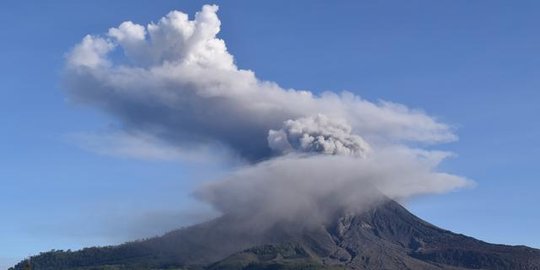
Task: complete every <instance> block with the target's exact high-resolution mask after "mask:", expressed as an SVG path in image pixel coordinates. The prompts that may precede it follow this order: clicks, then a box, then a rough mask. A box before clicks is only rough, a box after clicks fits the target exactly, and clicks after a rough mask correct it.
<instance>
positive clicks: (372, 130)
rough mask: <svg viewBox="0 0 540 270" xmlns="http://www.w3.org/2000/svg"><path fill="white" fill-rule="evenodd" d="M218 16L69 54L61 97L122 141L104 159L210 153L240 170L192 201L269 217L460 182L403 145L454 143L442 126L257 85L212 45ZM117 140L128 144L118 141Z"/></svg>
mask: <svg viewBox="0 0 540 270" xmlns="http://www.w3.org/2000/svg"><path fill="white" fill-rule="evenodd" d="M217 11H218V7H217V6H214V5H205V6H204V7H203V8H202V10H201V11H200V12H198V13H197V14H196V15H195V18H194V19H190V18H189V17H188V15H186V14H185V13H182V12H179V11H172V12H170V13H169V14H167V16H165V17H163V18H162V19H160V20H159V21H158V22H157V23H150V24H148V25H146V26H143V25H139V24H136V23H133V22H130V21H127V22H123V23H122V24H120V25H119V26H118V27H115V28H111V29H109V31H108V32H107V33H106V34H105V35H101V36H96V35H87V36H86V37H84V39H83V40H82V41H81V42H80V43H79V44H77V45H76V46H75V47H74V48H73V49H72V50H71V52H69V53H68V54H67V59H66V68H65V76H64V82H65V88H66V90H67V92H68V93H69V95H70V97H71V99H72V100H73V101H75V102H79V103H82V104H87V105H90V106H94V107H97V108H99V109H101V110H104V111H106V112H108V113H109V114H110V115H112V116H113V117H115V119H117V120H118V121H119V123H121V126H122V132H123V133H124V134H128V136H125V135H119V136H111V137H110V138H113V139H112V140H110V139H107V140H105V141H108V142H109V143H108V144H107V146H106V147H98V148H99V149H100V151H104V150H105V149H109V148H111V147H114V144H118V145H121V149H118V150H116V151H112V152H117V153H128V154H129V153H135V154H137V155H143V156H152V157H153V156H156V155H166V156H167V157H168V156H177V155H176V154H175V153H176V150H177V149H182V151H184V150H187V153H190V151H194V149H195V150H196V149H199V148H201V147H200V146H204V147H202V148H204V149H214V146H221V148H220V149H222V150H225V151H214V153H230V152H233V153H235V154H236V155H237V156H239V157H241V158H242V159H243V160H245V161H248V162H247V165H246V167H243V168H240V169H237V170H235V172H233V173H232V174H231V175H230V176H229V177H226V179H225V180H223V181H217V182H215V183H214V184H212V185H210V186H206V187H203V188H202V189H201V190H199V191H198V192H197V194H199V195H198V196H199V198H201V199H203V200H205V201H207V202H209V203H211V204H212V205H214V206H215V207H216V208H217V209H218V210H221V211H223V212H235V211H237V212H238V211H240V212H242V213H241V214H242V215H243V216H250V217H255V216H257V215H253V212H257V213H258V214H259V216H266V217H273V219H274V220H278V219H280V218H284V217H294V216H298V214H299V213H307V214H311V213H313V211H312V210H313V209H320V208H321V207H326V208H327V209H326V210H328V209H333V208H342V207H343V206H346V205H355V204H362V203H363V202H364V199H365V198H368V197H370V196H367V195H366V192H365V191H366V190H373V187H374V188H376V189H377V190H379V191H381V192H383V193H384V194H385V195H386V196H390V197H391V198H407V197H410V196H414V195H417V194H424V193H433V192H436V193H438V192H444V191H448V190H452V189H454V188H457V187H462V186H465V185H467V184H468V183H469V182H468V181H467V180H466V179H463V178H461V177H457V176H452V175H449V174H444V173H439V172H437V171H436V165H437V164H438V163H439V162H440V160H441V158H442V157H443V156H446V154H444V153H442V154H441V153H438V152H437V153H434V152H429V151H424V150H419V149H413V148H410V147H408V146H407V145H409V144H410V143H411V142H413V143H415V145H422V143H425V144H434V143H441V142H447V141H452V140H455V139H456V136H455V135H454V133H453V132H452V130H451V128H450V127H449V126H447V125H445V124H443V123H440V122H438V121H437V120H435V119H434V118H433V117H430V116H428V115H426V114H425V113H423V112H421V111H418V110H412V109H409V108H407V107H406V106H404V105H400V104H395V103H391V102H377V103H373V102H370V101H367V100H364V99H362V98H361V97H359V96H356V95H354V94H352V93H349V92H342V93H334V92H325V93H322V94H314V93H312V92H310V91H304V90H294V89H283V88H281V87H280V86H279V85H278V84H276V83H273V82H269V81H263V80H260V79H258V78H257V77H256V76H255V73H254V72H252V71H250V70H243V69H239V68H238V67H237V66H236V65H235V63H234V58H233V56H232V55H231V54H230V53H229V52H228V51H227V47H226V45H225V42H224V41H223V40H221V39H219V38H218V37H217V34H218V33H219V31H220V27H221V22H220V20H219V19H218V17H217V15H216V12H217ZM91 137H92V136H84V138H91ZM122 138H129V141H128V143H117V140H122ZM138 138H139V139H140V138H142V140H143V143H142V144H139V143H137V140H138ZM111 142H112V143H111ZM154 144H157V145H158V146H159V148H153V146H152V145H154ZM86 145H91V146H94V144H88V143H87V144H86ZM133 147H135V149H131V148H133ZM167 147H169V148H170V149H172V150H171V151H172V152H171V151H169V150H168V149H167ZM187 148H189V149H187ZM298 153H311V154H312V155H306V154H298ZM276 154H277V155H278V157H276ZM320 154H327V155H320ZM261 161H262V162H261ZM250 164H251V165H250ZM362 191H364V192H362ZM368 193H370V192H368ZM284 208H287V209H284ZM321 211H322V212H324V209H321ZM237 214H239V213H237Z"/></svg>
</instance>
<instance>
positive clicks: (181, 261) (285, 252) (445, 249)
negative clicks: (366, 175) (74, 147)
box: [11, 200, 540, 270]
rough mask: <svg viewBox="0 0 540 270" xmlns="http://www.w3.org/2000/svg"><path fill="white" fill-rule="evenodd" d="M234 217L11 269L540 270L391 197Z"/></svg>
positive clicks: (535, 262) (539, 257) (50, 255)
mask: <svg viewBox="0 0 540 270" xmlns="http://www.w3.org/2000/svg"><path fill="white" fill-rule="evenodd" d="M237 222H239V220H237V219H236V218H235V217H232V216H227V215H225V216H222V217H220V218H217V219H215V220H212V221H209V222H206V223H202V224H198V225H194V226H191V227H187V228H184V229H179V230H176V231H172V232H170V233H167V234H165V235H163V236H161V237H156V238H151V239H147V240H141V241H136V242H130V243H125V244H122V245H119V246H111V247H100V248H85V249H83V250H80V251H75V252H71V251H50V252H46V253H42V254H40V255H37V256H34V257H31V258H29V259H27V260H25V261H22V262H20V263H19V264H17V265H16V266H14V267H13V268H11V269H13V270H20V269H21V270H22V269H47V270H48V269H51V270H52V269H55V270H59V269H80V270H83V269H211V270H217V269H229V270H241V269H374V270H375V269H415V270H416V269H419V270H422V269H426V270H427V269H516V270H517V269H523V270H525V269H527V270H535V269H540V250H538V249H533V248H529V247H525V246H507V245H495V244H489V243H486V242H482V241H479V240H476V239H474V238H471V237H468V236H465V235H461V234H456V233H453V232H450V231H447V230H444V229H441V228H438V227H436V226H434V225H431V224H429V223H427V222H425V221H423V220H421V219H420V218H418V217H416V216H414V215H413V214H411V213H410V212H408V211H407V210H406V209H405V208H404V207H402V206H401V205H399V204H398V203H396V202H395V201H392V200H388V201H386V202H384V203H381V204H378V205H376V206H374V207H372V208H370V209H369V210H367V211H364V212H362V213H361V214H354V215H353V214H348V213H337V214H336V217H335V218H334V219H333V220H332V222H329V223H327V224H319V225H316V226H307V227H299V226H296V225H295V224H296V223H285V222H283V223H279V224H275V225H273V226H272V227H270V228H267V229H264V230H246V229H245V228H243V225H242V224H238V223H237Z"/></svg>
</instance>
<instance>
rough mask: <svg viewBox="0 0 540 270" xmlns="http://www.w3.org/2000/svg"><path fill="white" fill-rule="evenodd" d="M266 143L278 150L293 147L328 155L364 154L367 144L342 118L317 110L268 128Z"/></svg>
mask: <svg viewBox="0 0 540 270" xmlns="http://www.w3.org/2000/svg"><path fill="white" fill-rule="evenodd" d="M268 145H269V146H270V148H272V149H273V150H275V151H277V152H279V153H282V154H283V153H290V152H294V151H299V152H308V153H309V152H311V153H323V154H330V155H353V156H365V155H366V153H367V152H368V151H369V145H368V144H367V143H366V142H365V141H364V140H363V139H362V138H361V137H360V136H358V135H354V134H351V127H350V126H349V125H347V123H345V122H343V121H337V120H332V119H329V118H328V117H326V116H325V115H322V114H319V115H316V116H314V117H303V118H300V119H297V120H287V121H285V122H284V123H283V127H282V128H281V129H280V130H270V131H269V132H268Z"/></svg>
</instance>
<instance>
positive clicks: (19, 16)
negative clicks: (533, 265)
mask: <svg viewBox="0 0 540 270" xmlns="http://www.w3.org/2000/svg"><path fill="white" fill-rule="evenodd" d="M205 3H208V2H200V1H152V3H151V4H150V3H149V2H148V1H146V2H145V1H115V2H111V1H92V2H81V1H54V2H47V3H46V2H43V1H11V0H8V1H4V2H2V4H0V5H1V6H0V25H1V26H0V27H1V30H2V34H3V35H2V36H3V38H2V42H0V59H1V61H0V95H1V99H0V110H1V111H0V121H1V122H0V123H1V125H0V129H1V130H0V133H1V134H2V136H1V138H2V140H1V143H0V159H1V160H2V166H0V184H1V188H0V211H1V212H0V213H1V214H2V222H1V223H0V254H1V255H0V268H2V267H5V266H6V265H9V264H11V263H13V262H15V261H17V260H19V259H21V258H23V257H25V256H28V255H31V254H35V253H37V252H39V251H45V250H49V249H53V248H56V249H67V248H72V249H76V248H80V247H83V246H89V245H104V244H114V243H119V242H122V241H125V240H129V239H132V238H133V237H139V236H141V235H153V234H157V233H159V232H160V231H161V230H163V231H165V230H169V229H172V228H175V227H176V226H178V225H177V224H176V223H175V222H176V220H178V224H179V225H182V224H183V222H184V221H183V220H182V218H185V219H186V220H188V219H189V220H193V217H191V216H190V217H182V216H177V214H176V213H177V212H178V211H180V210H185V209H190V208H191V207H193V201H192V199H191V198H190V196H189V194H190V192H191V190H192V189H193V187H194V186H196V185H197V183H198V180H199V179H205V178H207V177H208V176H209V175H213V174H215V173H219V172H221V171H223V170H224V168H223V166H222V165H219V164H216V165H214V166H211V168H208V167H207V165H204V166H202V165H197V164H185V163H181V162H176V161H155V160H152V161H148V160H137V159H129V158H118V157H111V156H103V155H98V154H95V153H92V152H87V151H85V150H84V149H81V148H80V147H78V146H77V145H75V144H74V143H73V142H72V141H70V140H69V134H73V133H77V132H86V131H95V130H100V129H103V128H106V127H107V126H109V125H111V122H112V120H111V119H110V118H109V117H107V116H106V115H104V114H102V113H100V112H98V111H96V110H92V109H90V108H86V107H80V106H76V105H73V104H72V103H69V102H67V101H66V96H65V94H64V93H63V92H62V90H61V89H60V77H61V76H60V75H61V71H62V67H63V64H64V55H65V54H66V52H68V51H69V50H70V49H71V48H72V47H73V46H74V45H75V44H76V43H78V42H79V41H80V40H81V38H82V37H83V36H84V35H86V34H89V33H92V34H100V33H104V32H106V31H107V30H108V29H109V28H110V27H112V26H117V25H118V24H120V23H121V22H123V21H125V20H132V21H134V22H137V23H140V24H146V23H148V22H150V21H157V20H158V19H159V18H161V17H162V16H164V15H165V14H166V13H167V12H168V11H170V10H173V9H177V10H181V11H184V12H186V13H188V14H190V15H192V14H194V13H195V12H196V11H198V10H199V9H200V7H201V6H202V5H203V4H205ZM211 3H217V4H218V5H219V6H220V11H219V16H220V19H221V21H222V31H221V33H220V35H219V36H220V37H221V38H223V39H224V40H226V42H227V47H228V49H229V51H230V52H231V53H232V54H233V55H234V56H235V60H236V62H237V64H238V66H239V67H240V68H245V69H251V70H254V71H255V72H256V74H257V76H258V77H259V78H262V79H265V80H271V81H275V82H278V83H279V84H280V85H281V86H283V87H285V88H289V87H291V88H295V89H310V90H312V91H315V92H319V91H324V90H335V91H340V90H348V91H351V92H354V93H356V94H358V95H360V96H362V97H364V98H366V99H368V100H374V101H376V100H378V99H384V100H389V101H394V102H398V103H402V104H406V105H407V106H410V107H413V108H419V109H422V110H424V111H426V112H427V113H428V114H430V115H434V116H435V117H437V119H440V120H441V121H443V122H445V123H448V124H450V125H452V126H454V127H456V133H457V134H458V136H459V137H460V139H459V141H457V142H453V143H448V144H445V145H441V146H437V148H438V149H442V150H448V151H452V152H455V153H456V154H457V156H456V157H455V158H452V159H450V160H447V161H445V163H443V164H442V169H443V170H445V171H448V172H452V173H455V174H458V175H463V176H466V177H467V178H470V179H473V180H474V181H475V182H476V183H477V185H476V187H474V188H470V189H464V190H459V191H455V192H452V193H449V194H445V195H437V196H426V197H422V198H417V199H415V200H413V201H411V202H409V203H408V206H409V209H411V210H412V211H413V212H414V213H415V214H417V215H418V216H420V217H422V218H424V219H426V220H427V221H429V222H431V223H433V224H435V225H438V226H441V227H444V228H447V229H450V230H453V231H456V232H460V233H463V234H467V235H471V236H473V237H476V238H479V239H481V240H485V241H488V242H497V243H508V244H526V245H530V246H533V247H540V234H537V233H535V231H536V229H537V228H538V227H539V226H540V212H539V211H538V210H537V206H538V205H540V198H539V197H538V196H537V191H538V190H539V188H540V183H539V182H538V179H537V178H538V177H539V176H540V169H539V168H540V166H538V161H537V160H538V158H537V154H538V153H540V119H539V117H538V116H539V115H540V106H538V104H539V102H540V91H538V89H539V87H540V76H539V75H540V35H539V33H538V26H539V25H540V17H539V16H537V14H538V10H539V9H540V3H538V2H537V1H519V2H512V3H510V2H508V1H350V2H349V1H337V2H335V3H334V2H322V1H321V2H318V1H309V2H303V1H282V2H279V1H278V2H276V1H272V2H270V1H269V2H268V3H259V2H257V3H255V2H252V1H236V2H223V3H221V2H220V1H216V2H211ZM197 207H199V206H197ZM141 213H142V214H141ZM156 216H158V218H155V217H156ZM154 219H159V220H161V221H162V222H160V225H159V226H155V228H153V229H152V230H149V229H147V228H144V229H143V227H144V226H141V228H139V227H137V226H134V225H133V223H137V222H140V223H141V224H143V225H147V224H152V220H154ZM146 227H152V226H146Z"/></svg>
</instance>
